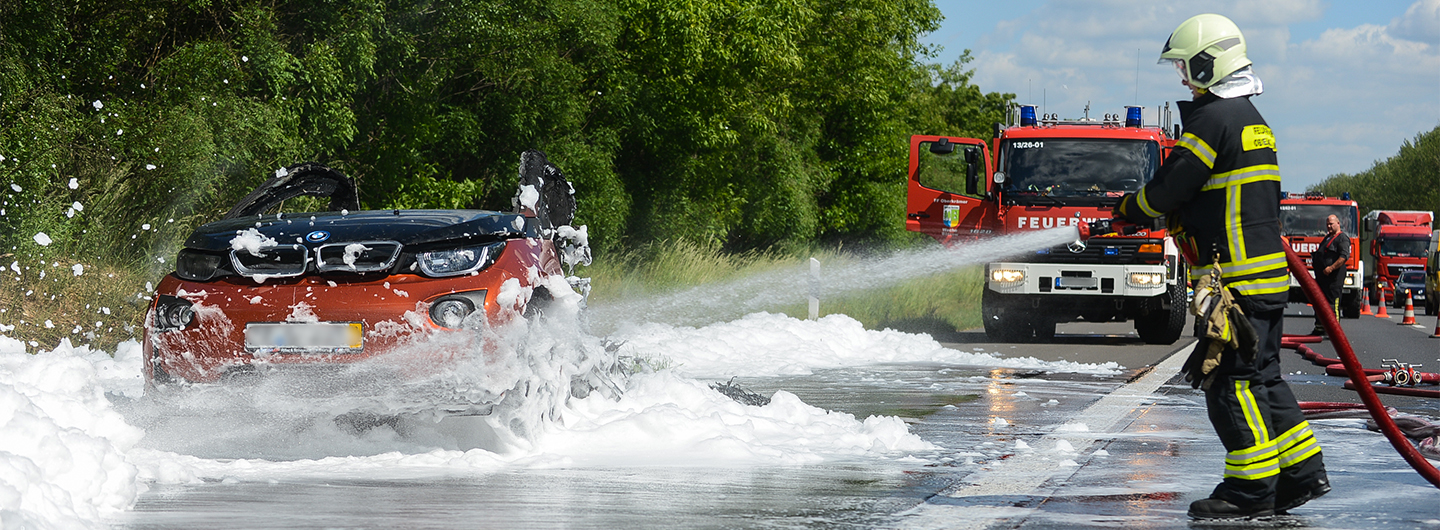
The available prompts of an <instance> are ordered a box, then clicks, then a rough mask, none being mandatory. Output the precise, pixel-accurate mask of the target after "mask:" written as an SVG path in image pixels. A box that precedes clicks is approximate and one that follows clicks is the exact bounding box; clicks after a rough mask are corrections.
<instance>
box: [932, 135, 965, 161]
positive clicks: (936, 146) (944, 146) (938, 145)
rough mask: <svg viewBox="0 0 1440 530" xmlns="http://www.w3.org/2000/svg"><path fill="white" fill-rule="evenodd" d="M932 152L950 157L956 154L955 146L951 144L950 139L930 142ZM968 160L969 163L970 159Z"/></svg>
mask: <svg viewBox="0 0 1440 530" xmlns="http://www.w3.org/2000/svg"><path fill="white" fill-rule="evenodd" d="M930 152H931V153H934V154H937V155H948V154H950V153H953V152H955V144H953V143H950V139H949V138H941V139H939V140H936V141H934V142H930ZM966 160H967V161H968V160H969V158H966Z"/></svg>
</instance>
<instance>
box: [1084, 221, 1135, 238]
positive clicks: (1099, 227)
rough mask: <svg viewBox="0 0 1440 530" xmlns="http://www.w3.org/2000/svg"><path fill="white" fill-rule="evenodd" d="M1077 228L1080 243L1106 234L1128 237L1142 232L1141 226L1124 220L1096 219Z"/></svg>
mask: <svg viewBox="0 0 1440 530" xmlns="http://www.w3.org/2000/svg"><path fill="white" fill-rule="evenodd" d="M1075 228H1077V229H1079V232H1080V239H1079V241H1082V242H1083V241H1085V240H1086V239H1090V238H1092V237H1095V236H1103V235H1105V234H1116V233H1118V234H1120V235H1127V236H1128V235H1130V234H1134V233H1135V232H1139V231H1140V226H1139V225H1136V224H1135V223H1131V222H1129V221H1126V220H1123V219H1096V220H1094V221H1090V222H1088V223H1081V224H1079V225H1076V226H1075Z"/></svg>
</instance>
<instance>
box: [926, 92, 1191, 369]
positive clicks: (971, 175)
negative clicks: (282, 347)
mask: <svg viewBox="0 0 1440 530" xmlns="http://www.w3.org/2000/svg"><path fill="white" fill-rule="evenodd" d="M1035 110H1036V109H1035V107H1034V106H1029V105H1026V106H1020V107H1019V108H1017V109H1015V112H1012V114H1011V123H1012V125H1010V126H1006V125H1000V124H997V125H996V135H995V138H994V139H993V140H992V141H991V143H987V142H986V141H984V140H978V139H974V138H950V137H943V136H925V135H920V136H912V137H911V138H910V167H909V174H908V175H909V177H908V178H909V183H908V197H907V209H906V214H907V218H906V222H905V227H906V229H908V230H910V231H914V232H922V233H924V234H927V235H929V236H931V237H933V238H935V240H937V241H939V242H940V243H942V244H947V245H948V244H954V243H958V242H964V241H971V240H975V239H977V238H983V237H989V236H999V235H1005V234H1013V233H1019V232H1025V231H1031V230H1044V229H1048V228H1054V227H1058V226H1076V225H1079V224H1081V223H1086V222H1090V221H1095V220H1100V219H1110V218H1111V217H1114V215H1113V210H1114V208H1115V207H1116V206H1117V205H1118V204H1119V202H1120V199H1121V197H1122V196H1123V195H1124V194H1126V193H1131V192H1135V191H1138V190H1139V189H1140V187H1141V186H1143V185H1144V184H1145V183H1146V182H1148V181H1150V179H1151V178H1153V177H1154V175H1155V172H1156V171H1157V170H1158V169H1159V168H1160V164H1161V162H1162V161H1163V160H1164V158H1165V156H1166V155H1167V154H1168V153H1169V151H1170V149H1171V148H1172V147H1173V146H1174V143H1175V140H1174V138H1173V137H1172V136H1171V135H1170V134H1168V133H1169V131H1168V129H1169V127H1170V126H1169V123H1168V122H1169V120H1168V119H1165V120H1164V121H1165V122H1166V123H1165V124H1162V125H1151V126H1146V125H1143V122H1142V113H1143V110H1142V107H1127V110H1126V113H1125V115H1124V116H1121V115H1119V114H1115V115H1110V114H1107V115H1105V117H1104V118H1103V119H1100V120H1096V119H1090V118H1088V116H1087V117H1086V118H1082V119H1079V120H1061V119H1059V118H1057V117H1056V116H1054V115H1046V116H1043V117H1040V118H1037V117H1036V113H1035ZM1086 110H1087V114H1088V110H1089V109H1088V108H1087V109H1086ZM1168 111H1169V109H1168V106H1167V108H1166V109H1165V112H1164V115H1165V116H1166V117H1167V118H1168V115H1169V112H1168ZM1016 122H1018V124H1016ZM992 155H993V158H992ZM1162 226H1163V225H1162ZM996 258H997V261H995V262H992V263H988V264H986V267H985V290H984V293H983V295H982V297H981V314H982V317H983V319H984V322H985V333H986V334H987V335H988V336H989V337H990V339H991V340H995V341H1000V342H1026V341H1032V340H1033V341H1044V340H1049V339H1052V338H1053V337H1054V335H1055V325H1056V324H1057V323H1060V322H1071V321H1076V320H1084V321H1087V322H1110V321H1125V320H1133V321H1135V330H1136V332H1137V333H1138V334H1139V335H1140V337H1141V338H1142V339H1143V340H1145V342H1148V343H1152V344H1169V343H1172V342H1175V340H1177V339H1179V338H1180V335H1181V333H1183V331H1184V328H1185V319H1186V314H1187V310H1186V300H1187V290H1188V279H1187V277H1186V270H1185V262H1184V260H1183V259H1182V258H1181V256H1180V253H1179V250H1178V248H1177V247H1176V245H1175V243H1174V241H1173V240H1172V239H1171V238H1170V237H1169V235H1168V234H1166V232H1165V230H1163V229H1156V227H1143V229H1142V230H1139V231H1137V232H1135V233H1132V234H1128V235H1121V234H1107V235H1103V236H1095V237H1092V238H1090V239H1089V240H1085V241H1078V242H1077V244H1071V245H1060V246H1056V247H1052V248H1042V249H1038V250H1035V249H1029V250H1025V251H1023V252H1022V253H1021V254H1019V255H1016V256H996Z"/></svg>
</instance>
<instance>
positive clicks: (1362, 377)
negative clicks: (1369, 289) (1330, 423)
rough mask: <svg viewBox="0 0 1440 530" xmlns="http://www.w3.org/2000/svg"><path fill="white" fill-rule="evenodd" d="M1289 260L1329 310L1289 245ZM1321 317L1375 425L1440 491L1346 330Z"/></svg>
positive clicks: (1437, 478) (1326, 314)
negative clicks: (1377, 390) (1388, 408)
mask: <svg viewBox="0 0 1440 530" xmlns="http://www.w3.org/2000/svg"><path fill="white" fill-rule="evenodd" d="M1285 260H1286V261H1287V262H1289V263H1290V273H1291V274H1293V275H1294V276H1295V279H1296V280H1298V281H1299V282H1300V288H1301V289H1303V290H1304V291H1305V297H1306V298H1308V299H1309V300H1310V305H1312V306H1314V307H1317V308H1319V307H1327V305H1328V304H1326V302H1325V295H1323V294H1321V292H1320V285H1319V284H1317V283H1315V279H1314V278H1312V277H1310V269H1309V268H1308V267H1306V266H1305V262H1304V261H1303V260H1301V259H1300V256H1298V255H1296V254H1295V251H1293V250H1291V249H1290V247H1289V246H1288V245H1287V246H1286V247H1285ZM1315 314H1316V315H1318V316H1319V317H1320V323H1321V325H1323V326H1325V332H1326V333H1328V334H1329V335H1330V340H1331V342H1332V343H1333V344H1334V346H1335V352H1336V354H1338V355H1339V356H1340V362H1341V363H1342V364H1344V365H1345V371H1346V372H1347V374H1348V375H1349V377H1350V382H1351V383H1352V384H1353V385H1354V387H1355V388H1354V390H1355V392H1356V393H1358V394H1360V401H1361V402H1363V403H1364V404H1365V409H1366V410H1369V411H1370V417H1371V418H1374V420H1375V424H1376V425H1377V426H1379V427H1380V432H1381V433H1384V434H1385V438H1386V439H1388V440H1390V445H1392V446H1394V447H1395V450H1396V451H1398V452H1399V453H1400V456H1401V457H1402V458H1404V459H1405V461H1406V462H1407V463H1409V464H1410V467H1412V468H1415V471H1416V472H1417V473H1420V476H1422V477H1425V480H1428V481H1430V484H1432V485H1434V486H1435V487H1437V488H1440V470H1436V469H1435V466H1434V465H1431V464H1430V461H1429V460H1426V459H1425V457H1424V456H1423V455H1421V454H1420V451H1419V450H1418V449H1416V448H1415V446H1414V445H1411V444H1410V439H1409V438H1406V437H1405V434H1404V433H1402V432H1400V427H1399V426H1397V425H1395V420H1394V419H1392V418H1391V417H1390V414H1389V413H1387V412H1386V411H1385V405H1384V404H1382V403H1380V396H1379V395H1378V394H1376V393H1375V389H1374V388H1372V387H1371V386H1370V383H1371V382H1370V379H1369V378H1368V377H1367V374H1366V373H1365V369H1364V367H1362V366H1361V365H1360V360H1359V359H1357V358H1356V357H1355V350H1354V349H1353V348H1351V346H1350V339H1349V338H1346V337H1345V331H1344V330H1342V329H1340V321H1339V320H1337V319H1336V318H1335V314H1334V313H1333V312H1331V311H1316V312H1315Z"/></svg>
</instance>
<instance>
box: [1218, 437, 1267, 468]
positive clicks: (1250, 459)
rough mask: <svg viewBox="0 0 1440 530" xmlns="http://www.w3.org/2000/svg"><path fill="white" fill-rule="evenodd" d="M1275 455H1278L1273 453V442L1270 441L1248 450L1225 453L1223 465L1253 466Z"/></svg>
mask: <svg viewBox="0 0 1440 530" xmlns="http://www.w3.org/2000/svg"><path fill="white" fill-rule="evenodd" d="M1276 454H1278V453H1277V452H1276V451H1275V442H1274V441H1270V442H1266V443H1263V444H1259V445H1256V446H1254V447H1251V448H1249V449H1240V450H1236V451H1230V452H1228V453H1225V463H1226V464H1234V465H1237V466H1243V465H1247V464H1254V463H1256V462H1259V461H1261V460H1264V459H1266V458H1275V455H1276Z"/></svg>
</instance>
